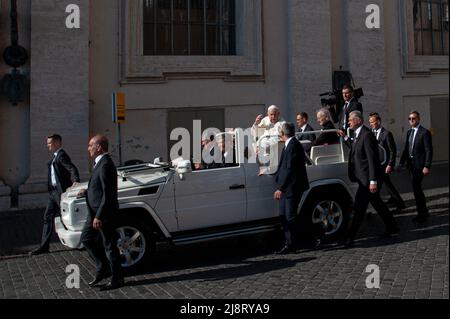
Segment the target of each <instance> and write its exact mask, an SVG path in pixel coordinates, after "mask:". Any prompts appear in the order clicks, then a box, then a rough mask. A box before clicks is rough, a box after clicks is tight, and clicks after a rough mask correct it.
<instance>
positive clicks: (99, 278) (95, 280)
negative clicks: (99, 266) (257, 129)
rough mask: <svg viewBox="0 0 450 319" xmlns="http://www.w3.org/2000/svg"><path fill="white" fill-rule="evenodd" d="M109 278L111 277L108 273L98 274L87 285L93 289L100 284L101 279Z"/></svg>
mask: <svg viewBox="0 0 450 319" xmlns="http://www.w3.org/2000/svg"><path fill="white" fill-rule="evenodd" d="M109 276H111V275H110V274H109V273H106V274H104V273H100V274H97V276H95V278H94V280H92V281H91V282H89V283H88V285H89V287H94V286H96V285H97V284H98V283H99V282H101V281H102V280H103V279H106V278H108V277H109Z"/></svg>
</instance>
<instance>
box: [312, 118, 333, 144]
mask: <svg viewBox="0 0 450 319" xmlns="http://www.w3.org/2000/svg"><path fill="white" fill-rule="evenodd" d="M335 129H336V127H334V125H333V123H331V121H328V122H326V123H325V124H324V126H323V130H335ZM336 143H339V136H338V135H337V133H336V132H328V133H322V134H320V135H319V137H318V138H317V139H316V140H315V141H314V143H313V146H318V145H324V144H336Z"/></svg>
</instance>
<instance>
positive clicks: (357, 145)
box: [345, 111, 399, 247]
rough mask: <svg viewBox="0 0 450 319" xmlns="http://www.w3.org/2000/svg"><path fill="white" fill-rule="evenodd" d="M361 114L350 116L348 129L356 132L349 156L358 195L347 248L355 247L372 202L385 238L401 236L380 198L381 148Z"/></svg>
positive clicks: (381, 178)
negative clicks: (359, 230)
mask: <svg viewBox="0 0 450 319" xmlns="http://www.w3.org/2000/svg"><path fill="white" fill-rule="evenodd" d="M363 121H364V120H363V117H362V114H361V112H359V111H353V112H351V113H350V114H349V123H350V124H349V126H350V129H351V130H353V131H354V139H353V140H352V141H351V142H349V141H350V140H349V139H347V141H348V142H349V143H350V144H351V145H350V154H349V162H348V174H349V178H350V180H351V181H352V182H356V183H358V190H357V191H356V195H355V214H354V216H353V221H352V225H351V227H350V229H349V232H348V236H347V240H346V243H345V246H346V247H351V246H353V242H354V239H355V237H356V234H357V232H358V229H359V227H360V225H361V223H362V221H363V220H364V215H365V213H366V211H367V207H368V205H369V202H370V203H371V204H372V206H373V208H375V210H376V211H377V213H378V215H379V216H380V217H381V219H382V220H383V222H384V224H385V226H386V233H385V234H384V235H383V236H386V237H387V236H390V235H392V234H395V233H398V232H399V229H398V227H397V223H396V221H395V219H394V217H393V215H392V213H391V212H390V211H389V209H388V208H387V207H386V205H385V204H384V203H383V201H382V200H381V197H380V188H381V185H382V182H383V177H384V174H383V171H382V167H381V163H380V159H379V154H378V144H377V141H376V139H375V136H374V135H373V134H372V132H371V131H370V130H369V129H368V128H367V127H365V126H364V125H363Z"/></svg>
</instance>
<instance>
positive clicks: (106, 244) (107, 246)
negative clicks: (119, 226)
mask: <svg viewBox="0 0 450 319" xmlns="http://www.w3.org/2000/svg"><path fill="white" fill-rule="evenodd" d="M93 221H94V218H93V217H92V216H88V219H87V220H86V224H85V225H84V228H83V231H82V233H81V242H82V244H83V246H84V247H85V248H86V250H87V252H88V253H89V255H90V256H91V258H92V259H93V260H94V262H95V268H96V271H97V274H107V273H111V274H112V279H113V280H117V279H122V278H123V274H122V267H121V261H120V252H119V249H118V248H117V239H118V234H117V233H116V229H115V227H114V223H112V222H109V221H107V222H103V223H102V227H101V229H100V230H96V229H94V227H93V226H92V222H93Z"/></svg>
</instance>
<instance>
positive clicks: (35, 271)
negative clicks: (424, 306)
mask: <svg viewBox="0 0 450 319" xmlns="http://www.w3.org/2000/svg"><path fill="white" fill-rule="evenodd" d="M403 195H404V198H405V199H406V203H407V206H408V207H407V209H406V210H404V211H402V212H401V213H400V214H397V215H396V219H397V221H398V223H399V225H400V227H401V233H400V235H399V236H395V237H393V238H389V239H380V238H379V236H378V235H379V234H380V233H381V232H382V231H383V225H382V223H381V221H380V219H379V218H378V216H374V215H370V216H369V217H368V218H367V219H366V221H365V223H364V225H363V228H362V229H361V231H360V233H359V237H358V240H357V245H356V246H355V247H354V248H352V249H343V248H342V247H341V246H338V245H328V246H325V247H323V248H322V249H319V250H307V249H302V250H299V251H297V252H296V253H294V254H289V255H284V256H279V255H274V254H273V253H272V252H273V251H274V250H275V249H276V248H277V245H276V244H277V243H278V238H277V237H276V236H277V234H268V235H264V236H261V235H259V236H249V237H246V238H241V239H228V240H221V241H215V242H210V243H204V244H196V245H189V246H184V247H170V246H168V245H160V246H158V249H157V252H156V255H155V256H154V259H153V263H152V264H151V265H150V266H149V267H148V269H146V270H145V271H144V272H141V273H138V274H132V275H129V276H127V278H126V282H127V284H126V286H125V287H123V288H121V289H117V290H114V291H111V292H100V291H99V290H98V288H95V289H91V288H89V287H88V285H87V282H88V281H90V279H91V278H92V277H93V275H94V265H93V262H92V261H91V260H90V259H89V258H88V256H87V253H86V252H85V251H78V250H67V249H65V248H64V247H63V246H62V245H60V244H59V243H53V244H52V245H51V250H52V252H51V253H50V254H46V255H40V256H34V257H27V256H26V255H25V254H18V255H11V254H9V255H8V256H3V257H0V299H3V298H6V299H10V298H12V299H15V298H24V299H29V298H33V299H34V298H45V299H47V298H50V299H59V298H89V299H90V298H93V299H96V298H120V299H128V298H133V299H134V298H136V299H142V298H155V299H160V298H164V299H166V298H167V299H172V298H227V299H228V298H244V299H245V298H257V299H259V298H264V299H266V298H267V299H278V298H280V299H281V298H289V299H291V298H301V299H303V298H339V299H341V298H351V299H352V298H357V299H359V298H364V299H371V298H406V299H409V298H432V299H442V298H445V299H448V298H449V287H448V282H449V279H448V247H449V246H448V239H449V237H448V234H449V206H448V203H449V201H448V199H449V189H448V187H446V188H437V189H432V190H427V191H426V195H427V197H428V199H429V201H428V206H429V208H430V212H431V215H432V217H431V220H430V221H429V223H428V224H427V225H426V226H424V227H418V226H416V225H415V224H414V223H412V221H411V219H412V217H413V216H415V214H416V212H415V205H414V200H413V199H412V194H410V193H409V194H403ZM21 218H23V219H24V220H27V216H26V215H24V216H21ZM2 222H5V221H2ZM39 232H40V230H37V232H36V234H35V236H37V237H39ZM4 236H5V235H4V234H2V237H4ZM20 240H22V241H24V240H25V239H20ZM20 240H19V241H20ZM16 253H17V252H16ZM69 264H76V265H78V266H79V269H80V275H81V280H80V281H81V282H80V288H79V289H68V288H66V285H65V282H66V278H67V275H68V274H66V272H65V270H66V266H67V265H69ZM369 264H375V265H378V266H379V269H380V288H379V289H376V288H375V289H368V288H366V278H367V276H369V275H370V273H368V272H366V267H367V266H368V265H369Z"/></svg>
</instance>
